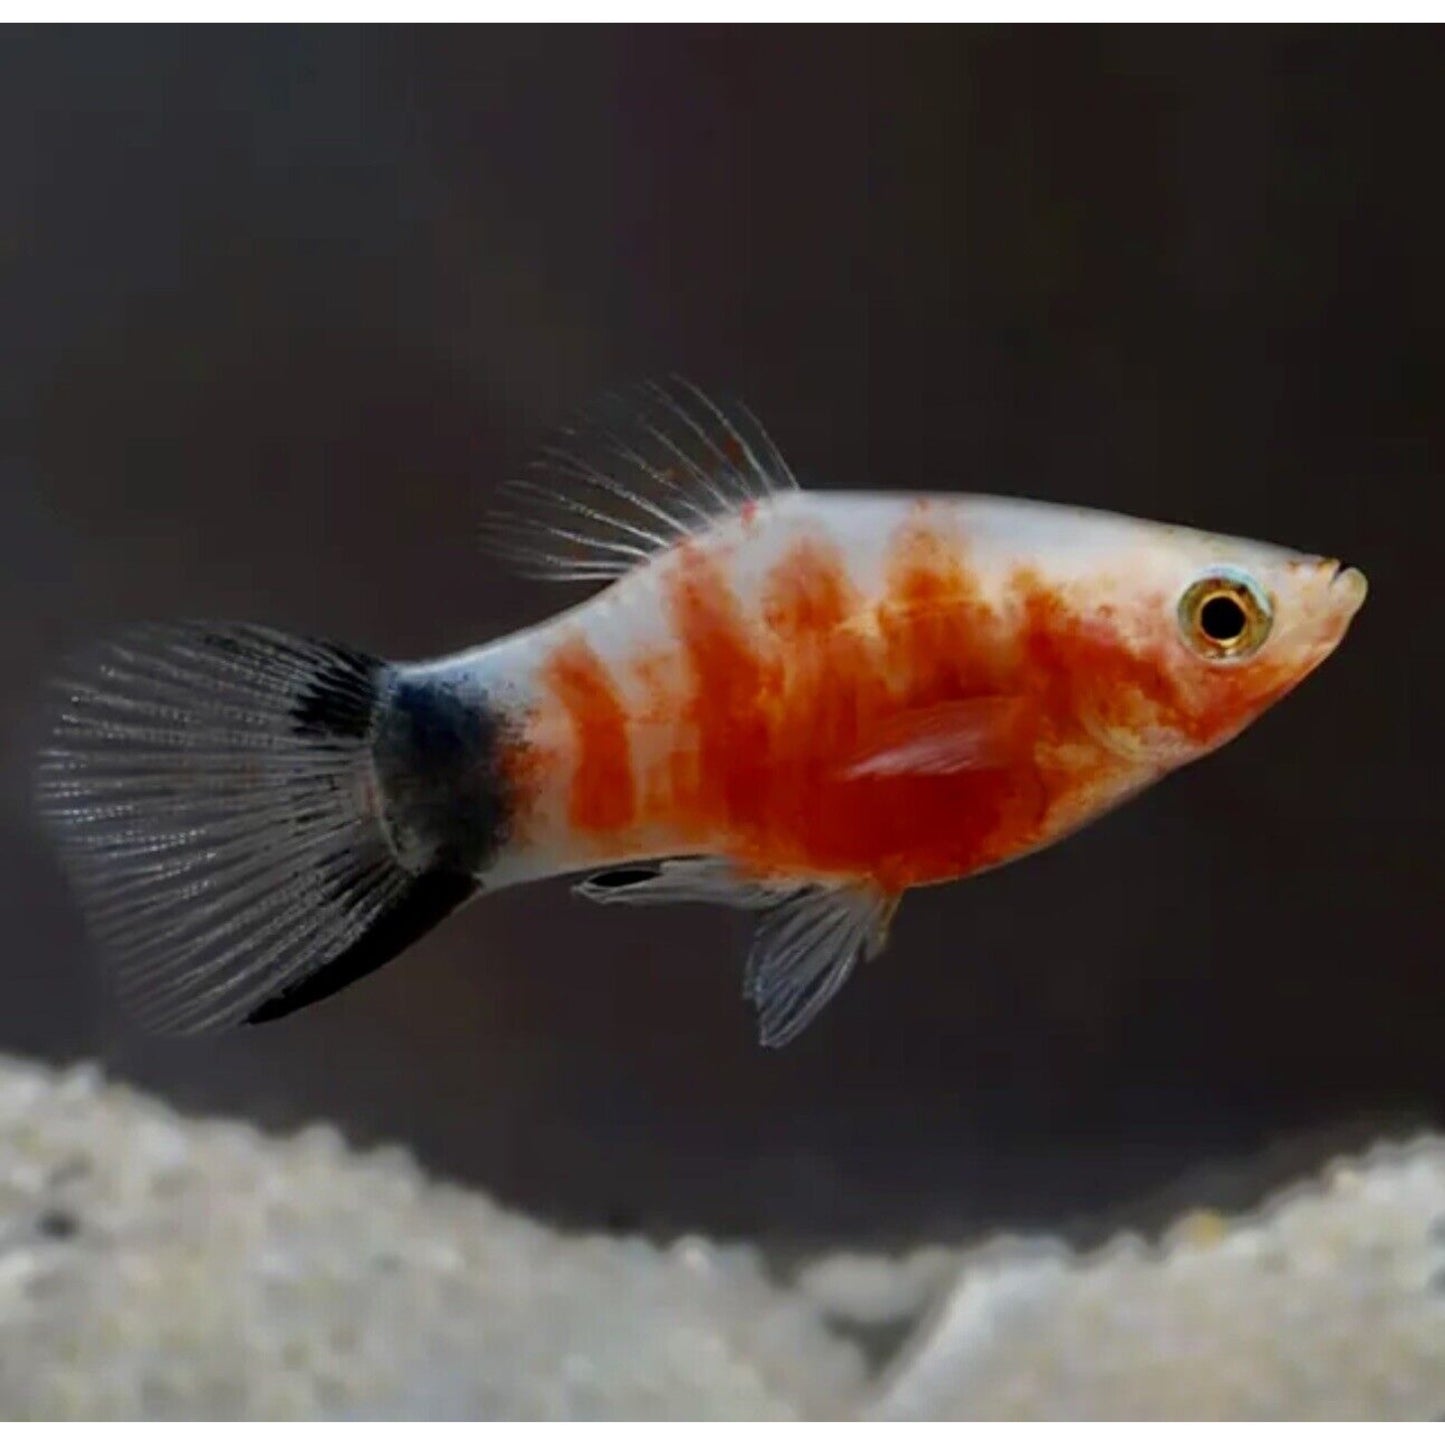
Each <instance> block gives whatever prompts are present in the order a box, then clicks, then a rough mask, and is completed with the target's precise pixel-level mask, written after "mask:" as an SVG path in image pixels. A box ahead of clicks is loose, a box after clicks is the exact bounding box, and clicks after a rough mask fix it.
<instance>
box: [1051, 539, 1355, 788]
mask: <svg viewBox="0 0 1445 1445" xmlns="http://www.w3.org/2000/svg"><path fill="white" fill-rule="evenodd" d="M1109 525H1110V528H1111V531H1112V544H1110V545H1104V546H1096V547H1092V548H1089V549H1086V551H1087V555H1088V557H1089V560H1088V561H1087V562H1086V563H1085V564H1084V566H1083V569H1082V575H1081V573H1080V572H1079V571H1078V570H1075V568H1076V567H1077V562H1078V559H1077V558H1076V559H1075V568H1071V569H1070V570H1071V571H1073V576H1071V578H1070V579H1069V581H1070V585H1068V586H1066V587H1064V588H1062V589H1060V590H1058V591H1056V592H1055V593H1054V594H1053V595H1054V596H1055V598H1056V599H1057V598H1058V597H1059V596H1063V597H1064V598H1066V599H1067V601H1066V603H1065V605H1064V606H1062V607H1061V608H1056V609H1055V618H1054V623H1053V626H1054V628H1055V635H1054V636H1053V637H1052V638H1051V643H1050V646H1051V647H1052V648H1053V653H1052V655H1054V656H1055V657H1058V658H1060V659H1062V660H1063V665H1064V667H1065V668H1066V669H1067V670H1068V671H1069V672H1070V673H1071V675H1072V687H1071V695H1072V696H1073V698H1074V699H1075V701H1076V704H1077V708H1076V711H1077V717H1078V721H1079V722H1080V723H1082V724H1083V725H1084V727H1085V728H1086V729H1087V730H1088V731H1089V732H1090V733H1091V734H1092V735H1093V736H1094V737H1095V739H1096V740H1097V741H1098V742H1101V743H1103V744H1104V745H1105V746H1106V747H1108V748H1109V750H1110V751H1112V752H1113V753H1115V754H1116V755H1119V756H1122V757H1125V758H1129V759H1132V760H1134V761H1136V762H1138V763H1140V764H1143V765H1145V766H1148V767H1150V768H1153V769H1157V770H1160V771H1162V770H1167V769H1169V768H1172V767H1176V766H1179V765H1180V764H1182V763H1185V762H1188V761H1189V760H1191V759H1192V758H1195V757H1198V756H1201V755H1203V754H1205V753H1208V752H1211V751H1213V750H1214V749H1215V748H1217V747H1219V746H1221V745H1222V744H1224V743H1226V742H1228V741H1229V740H1230V739H1231V738H1233V737H1236V736H1237V735H1238V734H1239V733H1240V732H1241V731H1242V730H1243V729H1244V728H1246V727H1248V726H1249V724H1250V723H1251V722H1253V721H1254V720H1255V719H1256V718H1257V717H1259V716H1260V715H1261V714H1262V713H1263V712H1265V711H1266V710H1267V709H1268V708H1269V707H1271V706H1272V705H1273V704H1274V703H1276V702H1277V701H1279V700H1280V699H1281V698H1282V697H1284V696H1285V695H1286V694H1287V693H1289V692H1290V691H1292V690H1293V689H1294V688H1295V687H1296V686H1298V684H1299V683H1300V682H1302V681H1303V680H1304V679H1305V678H1306V677H1307V676H1309V674H1310V673H1311V672H1313V671H1314V670H1315V668H1317V667H1318V666H1319V665H1320V664H1321V663H1322V662H1323V661H1324V660H1325V659H1326V658H1327V657H1329V656H1330V654H1331V653H1332V652H1334V650H1335V648H1336V647H1338V646H1339V644H1340V642H1341V641H1342V640H1343V638H1344V636H1345V633H1346V632H1347V630H1348V629H1349V626H1350V623H1351V621H1352V620H1353V618H1354V616H1355V614H1356V612H1358V610H1359V608H1360V606H1361V605H1362V604H1363V602H1364V600H1365V593H1366V582H1365V577H1364V574H1363V573H1362V572H1361V571H1360V570H1359V569H1358V568H1355V567H1347V566H1345V565H1344V564H1343V563H1341V562H1340V561H1338V560H1337V559H1335V558H1331V557H1319V556H1311V555H1308V554H1305V553H1302V552H1296V551H1291V550H1289V549H1287V548H1284V547H1279V546H1274V545H1272V544H1269V543H1264V542H1252V541H1246V540H1243V539H1240V538H1234V537H1227V536H1220V535H1216V534H1212V533H1205V532H1199V531H1194V530H1190V529H1187V528H1183V527H1173V526H1168V525H1163V524H1156V523H1148V522H1137V523H1136V522H1132V521H1126V520H1125V519H1122V518H1121V519H1114V521H1113V523H1112V524H1109ZM1045 612H1047V609H1045ZM1047 625H1048V624H1047V623H1046V626H1047ZM1046 650H1047V649H1046Z"/></svg>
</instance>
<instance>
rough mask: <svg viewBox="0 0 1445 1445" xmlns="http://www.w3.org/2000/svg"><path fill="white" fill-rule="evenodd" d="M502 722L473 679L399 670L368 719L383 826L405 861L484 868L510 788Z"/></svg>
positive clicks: (502, 824)
mask: <svg viewBox="0 0 1445 1445" xmlns="http://www.w3.org/2000/svg"><path fill="white" fill-rule="evenodd" d="M505 733H506V724H505V722H504V719H503V716H502V714H501V713H500V712H499V710H498V709H497V708H496V707H495V706H494V704H493V703H492V701H491V700H490V699H489V698H488V696H487V695H486V693H485V692H483V691H482V690H481V689H480V688H477V687H475V686H467V685H466V684H463V683H457V682H451V681H435V680H432V679H425V680H412V679H408V678H406V677H405V676H403V677H401V678H399V679H398V680H397V681H396V683H395V684H394V685H393V687H392V689H391V692H390V694H389V695H388V697H387V699H386V704H385V706H384V707H383V708H382V710H381V712H380V714H379V716H378V719H377V727H376V735H375V741H374V745H373V746H374V753H373V756H374V759H375V763H376V776H377V781H378V783H379V784H380V786H381V793H382V797H383V799H384V809H385V816H386V824H387V829H388V831H389V832H390V834H391V838H392V843H393V846H394V847H395V848H396V851H397V856H398V857H400V858H401V860H402V862H403V863H404V864H406V865H407V866H408V867H412V868H422V867H425V868H441V869H444V870H446V871H448V872H456V873H467V874H472V875H476V874H480V873H484V872H485V871H486V869H487V867H488V865H489V864H490V863H491V861H492V860H493V859H494V858H495V857H496V855H497V852H498V851H499V850H500V849H501V847H502V846H503V844H504V843H505V842H506V841H507V835H508V832H509V830H510V824H511V818H512V810H513V799H512V790H511V787H510V785H509V783H508V781H507V778H506V775H505V772H504V770H503V768H502V763H501V759H502V748H503V742H504V739H505Z"/></svg>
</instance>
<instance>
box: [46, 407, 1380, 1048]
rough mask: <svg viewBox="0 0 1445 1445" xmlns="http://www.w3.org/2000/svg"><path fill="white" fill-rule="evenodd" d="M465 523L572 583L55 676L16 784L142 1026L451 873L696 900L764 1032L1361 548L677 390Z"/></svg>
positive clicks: (203, 639) (987, 858)
mask: <svg viewBox="0 0 1445 1445" xmlns="http://www.w3.org/2000/svg"><path fill="white" fill-rule="evenodd" d="M503 491H504V496H505V502H506V505H505V507H504V508H502V509H500V510H499V511H498V512H497V513H496V514H495V515H494V516H493V517H492V518H491V520H490V521H489V523H488V525H487V531H486V540H487V543H488V546H489V548H490V551H491V553H492V554H493V555H494V556H500V557H505V558H507V559H509V560H511V561H512V562H514V563H517V564H519V565H520V566H521V568H522V569H523V570H524V571H525V572H527V573H529V574H532V575H536V576H541V577H546V578H553V579H557V580H559V581H565V582H573V583H594V584H597V583H601V584H605V585H603V586H602V587H601V588H600V590H594V593H593V595H591V596H589V597H587V598H586V600H584V601H582V602H581V603H580V605H577V606H574V607H572V608H570V609H569V610H567V611H564V612H561V613H560V614H559V615H557V616H554V617H553V618H552V619H551V620H549V621H547V622H544V623H541V624H540V625H538V626H535V627H530V628H528V629H526V630H524V631H521V632H517V633H514V634H512V635H510V636H506V637H503V638H501V639H500V640H498V641H494V642H490V643H486V644H484V645H482V646H479V647H476V648H474V649H472V650H469V651H466V652H463V653H460V654H458V655H456V656H449V657H444V658H441V659H438V660H434V661H426V662H416V663H398V662H384V661H381V660H380V659H378V658H375V657H372V656H369V655H368V654H366V653H364V652H361V651H357V650H356V649H354V648H350V647H343V646H337V645H335V644H333V643H328V642H321V641H314V640H309V639H302V638H298V637H292V636H288V635H284V634H282V633H280V632H276V631H272V630H270V629H268V628H265V627H258V626H247V625H232V624H224V625H217V624H211V623H190V622H184V623H179V624H175V625H159V626H146V627H139V628H136V629H133V630H130V631H122V632H121V633H119V634H118V635H117V636H116V637H114V638H113V639H112V640H110V641H108V642H105V643H103V644H102V645H100V646H99V647H98V648H97V649H96V650H95V651H94V652H93V653H92V654H91V655H89V656H88V657H87V658H84V659H82V660H79V661H78V662H77V663H76V664H75V665H73V666H72V667H71V668H70V670H69V672H68V673H67V674H66V676H65V678H64V680H63V682H62V683H61V686H60V690H59V693H58V701H57V704H56V711H55V715H54V721H53V726H52V731H51V733H50V736H49V743H48V747H47V748H46V750H45V752H44V754H43V757H42V760H41V764H40V772H39V805H40V809H41V812H42V815H43V817H44V819H45V820H46V822H47V823H48V825H49V828H50V830H51V832H52V833H53V835H54V837H55V839H56V840H57V842H58V844H59V850H60V853H61V856H62V858H63V859H64V861H65V862H66V863H67V864H68V866H69V871H70V873H71V876H72V877H73V880H74V886H75V891H76V894H77V896H78V898H79V900H80V903H81V905H82V908H83V910H84V912H85V914H86V916H87V918H88V921H89V923H90V926H91V930H92V932H93V935H94V937H95V939H96V941H97V944H98V947H99V951H100V952H101V953H102V954H103V955H104V956H105V957H107V958H108V960H109V962H110V964H111V965H112V969H111V972H112V977H113V979H114V981H115V984H116V987H117V990H118V992H119V993H120V995H121V996H122V998H123V1000H124V1001H125V1002H126V1003H127V1004H128V1005H129V1006H130V1008H131V1009H132V1010H133V1011H134V1013H135V1014H136V1015H137V1017H138V1018H139V1020H140V1021H141V1022H143V1023H145V1024H148V1025H150V1026H153V1027H155V1028H158V1029H163V1030H169V1031H179V1032H199V1031H205V1030H211V1029H217V1028H221V1027H225V1026H228V1025H234V1024H240V1023H243V1022H246V1023H257V1022H261V1021H264V1020H269V1019H276V1018H280V1017H282V1016H283V1015H286V1014H289V1013H292V1012H293V1011H294V1010H296V1009H298V1008H301V1007H303V1006H304V1005H307V1004H310V1003H313V1002H315V1001H317V1000H318V999H322V998H325V997H327V996H328V995H330V994H333V993H335V992H336V991H337V990H338V989H341V988H343V987H345V986H346V985H348V984H350V983H353V982H355V981H356V980H357V979H359V978H361V977H362V976H363V975H365V974H367V973H369V972H371V971H372V970H374V969H376V968H378V967H380V966H381V965H382V964H385V963H387V962H388V961H389V960H390V959H392V958H394V957H396V956H397V955H398V954H399V953H401V952H402V951H403V950H405V949H406V948H407V947H408V946H409V945H410V944H412V943H413V942H415V941H416V940H417V939H418V938H420V937H421V936H422V935H423V934H425V933H426V932H427V931H428V930H430V929H431V928H433V927H434V926H435V925H436V924H437V923H439V922H440V921H441V920H442V919H444V918H445V917H446V916H447V915H448V914H450V913H451V912H453V910H455V909H456V908H458V907H459V906H460V905H461V904H463V903H465V902H467V901H468V900H469V899H471V898H473V897H476V896H477V895H479V894H482V893H487V892H493V891H495V890H497V889H500V888H506V887H510V886H511V885H513V884H519V883H524V882H527V881H529V880H534V879H540V878H547V877H551V876H554V875H559V874H576V873H583V872H585V873H588V874H589V875H590V876H588V877H587V878H586V879H585V880H584V881H582V882H580V883H579V884H578V885H577V888H576V891H577V893H579V894H580V895H581V897H582V898H584V899H588V900H591V901H592V902H594V903H608V904H668V903H690V902H711V903H718V904H727V905H731V906H733V907H736V908H741V909H745V910H748V911H749V912H750V913H752V914H753V915H754V916H755V919H756V931H755V934H754V941H753V943H752V946H751V950H750V952H749V954H748V957H747V961H746V967H745V985H744V992H745V995H746V997H747V998H748V999H749V1000H750V1001H751V1002H752V1004H754V1005H755V1006H756V1008H757V1010H758V1013H759V1015H760V1027H761V1038H762V1042H763V1043H764V1044H767V1045H781V1044H784V1043H787V1042H788V1041H789V1040H790V1039H792V1038H794V1037H795V1036H796V1035H797V1034H798V1032H799V1031H800V1030H801V1029H803V1028H804V1027H805V1026H806V1025H807V1024H808V1023H809V1022H810V1021H811V1020H812V1019H813V1018H815V1017H816V1016H817V1014H818V1012H819V1010H820V1009H822V1008H823V1006H824V1005H825V1004H826V1003H827V1002H828V1000H829V999H831V998H832V997H833V995H834V994H835V993H836V992H837V991H838V989H839V988H840V986H841V985H842V984H843V982H844V980H845V979H846V978H847V977H848V975H849V974H850V972H851V971H852V970H853V968H854V967H855V965H856V964H858V962H859V961H860V960H863V959H867V958H871V957H872V956H874V955H876V954H877V953H878V952H879V951H880V950H881V949H882V948H883V945H884V941H885V939H886V936H887V933H888V927H889V921H890V920H891V918H892V917H893V914H894V911H895V909H896V908H897V906H898V901H899V899H900V898H901V897H902V896H903V894H904V893H906V892H907V891H908V890H909V889H911V888H918V887H922V886H924V885H926V884H932V883H942V882H945V881H948V880H951V879H958V878H965V877H968V876H970V875H972V874H975V873H981V872H984V871H985V870H987V869H990V868H995V867H997V866H999V865H1000V864H1003V863H1008V862H1011V861H1013V860H1014V859H1018V858H1022V857H1024V856H1025V855H1027V854H1029V853H1032V852H1034V851H1036V850H1037V849H1040V848H1043V847H1046V846H1047V845H1048V844H1050V843H1054V842H1057V841H1058V840H1059V839H1061V838H1063V837H1065V836H1067V835H1068V834H1070V833H1072V832H1074V831H1075V830H1076V829H1078V828H1080V827H1081V826H1082V825H1083V824H1085V823H1088V822H1089V821H1091V820H1092V819H1095V818H1097V817H1099V816H1100V815H1101V814H1103V813H1105V812H1107V811H1108V810H1109V809H1111V808H1113V807H1115V806H1117V805H1118V804H1119V803H1121V802H1123V801H1124V800H1125V799H1127V798H1129V797H1130V796H1132V795H1133V794H1136V793H1138V792H1139V791H1140V790H1141V789H1143V788H1146V787H1147V786H1149V784H1151V783H1153V782H1155V781H1156V780H1157V779H1159V778H1161V777H1163V776H1164V775H1165V774H1166V773H1168V772H1170V771H1171V770H1173V769H1175V768H1178V767H1180V766H1181V765H1182V764H1185V763H1188V762H1190V761H1192V760H1193V759H1195V758H1199V757H1201V756H1203V755H1204V754H1206V753H1208V752H1211V751H1212V750H1214V749H1215V748H1217V747H1219V746H1220V745H1221V744H1222V743H1224V742H1227V741H1228V740H1229V739H1230V738H1232V737H1234V736H1236V735H1237V734H1238V733H1239V732H1240V731H1241V729H1243V728H1244V727H1246V726H1247V725H1248V724H1249V723H1250V722H1251V721H1252V720H1253V719H1254V718H1256V717H1258V716H1259V715H1260V714H1261V713H1262V712H1263V711H1264V710H1265V709H1266V708H1268V707H1269V706H1270V705H1271V704H1273V703H1275V702H1277V701H1278V700H1279V699H1280V698H1281V697H1283V696H1284V695H1285V694H1286V693H1287V692H1289V691H1290V690H1291V689H1292V688H1293V687H1295V685H1296V684H1298V683H1299V682H1300V681H1301V680H1302V679H1303V678H1304V677H1305V676H1306V675H1307V674H1309V673H1310V672H1312V671H1313V670H1314V668H1315V667H1317V666H1318V665H1319V663H1321V662H1322V661H1323V660H1324V659H1325V658H1326V657H1328V656H1329V654H1330V653H1331V652H1333V651H1334V649H1335V647H1336V646H1338V644H1339V642H1340V640H1341V639H1342V638H1343V636H1344V634H1345V631H1346V629H1347V628H1348V626H1349V623H1350V620H1351V618H1352V617H1353V616H1354V614H1355V612H1356V611H1357V610H1358V608H1359V607H1360V605H1361V603H1362V602H1363V600H1364V597H1365V579H1364V577H1363V576H1362V575H1361V574H1360V572H1358V571H1356V570H1355V569H1354V568H1348V567H1344V566H1342V565H1341V564H1340V563H1338V562H1336V561H1334V560H1330V559H1326V558H1321V557H1312V556H1306V555H1303V554H1301V553H1298V552H1293V551H1287V550H1285V549H1283V548H1281V547H1275V546H1270V545H1267V544H1264V543H1259V542H1248V541H1241V540H1236V539H1233V538H1229V537H1222V536H1214V535H1211V534H1208V533H1204V532H1199V531H1194V530H1190V529H1187V528H1184V527H1180V526H1170V525H1167V524H1163V523H1156V522H1146V521H1137V520H1133V519H1130V518H1125V517H1120V516H1114V515H1110V514H1107V513H1103V512H1094V511H1086V510H1081V509H1078V508H1074V507H1065V506H1057V505H1049V504H1044V503H1040V502H1033V501H1023V500H1016V499H1008V498H1002V497H986V496H976V495H909V494H901V493H900V494H866V493H854V492H831V493H830V492H820V491H819V492H815V491H804V490H801V489H800V488H799V487H798V485H797V483H796V481H795V480H794V477H793V474H792V472H791V471H790V470H789V468H788V465H787V464H786V462H785V461H784V460H783V458H782V456H781V455H780V454H779V452H778V451H777V449H776V448H775V447H774V446H773V445H772V443H771V442H770V441H769V439H768V437H767V435H766V434H765V433H764V431H763V429H762V428H761V426H760V425H759V424H758V423H757V422H756V421H755V420H754V419H753V418H752V417H751V416H750V415H749V414H748V413H747V412H746V411H745V410H744V409H742V408H740V407H735V406H726V407H725V406H723V405H720V404H717V403H715V402H713V401H712V400H710V399H708V398H707V397H706V396H704V395H703V394H702V393H701V392H699V391H697V390H696V389H694V388H692V387H691V386H689V385H686V384H684V383H680V382H673V383H668V384H667V385H650V386H647V387H644V388H641V389H640V390H639V391H637V392H633V393H630V394H628V395H626V396H623V397H619V398H614V399H612V400H611V401H610V402H608V403H606V404H604V405H602V406H601V407H599V408H597V409H596V410H595V411H594V412H593V413H591V414H589V416H588V417H587V419H585V420H584V421H582V422H579V423H578V424H576V425H575V426H573V427H571V428H568V429H566V430H565V431H563V432H562V433H561V434H560V435H559V437H558V438H557V440H556V441H555V443H554V444H553V445H552V446H551V447H549V448H548V449H547V450H546V452H545V454H544V455H543V456H542V458H541V459H540V460H539V462H538V463H537V465H536V466H535V467H534V468H533V470H532V471H531V472H530V473H529V475H527V476H526V477H525V478H524V479H522V480H519V481H516V482H513V483H511V484H509V485H508V486H506V487H505V488H504V489H503Z"/></svg>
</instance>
